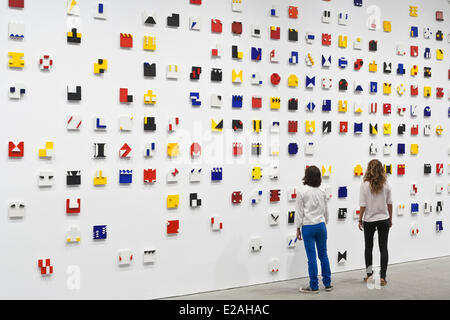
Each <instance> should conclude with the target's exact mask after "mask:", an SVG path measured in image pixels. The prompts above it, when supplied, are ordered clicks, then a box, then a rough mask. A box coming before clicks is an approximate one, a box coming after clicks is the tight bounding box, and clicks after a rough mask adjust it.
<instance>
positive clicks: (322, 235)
mask: <svg viewBox="0 0 450 320" xmlns="http://www.w3.org/2000/svg"><path fill="white" fill-rule="evenodd" d="M321 183H322V174H321V172H320V170H319V168H317V167H316V166H310V167H308V168H306V169H305V176H304V177H303V184H304V185H305V187H303V188H301V190H299V192H298V194H297V198H298V208H299V209H298V215H297V239H298V240H302V234H303V242H304V244H305V251H306V256H307V257H308V273H309V286H308V287H305V288H300V292H305V293H319V279H318V277H317V274H318V270H317V259H316V246H317V255H318V256H319V259H320V265H321V269H322V282H323V285H324V286H325V291H331V290H333V286H332V285H331V269H330V262H329V261H328V254H327V228H326V226H325V224H326V223H328V207H327V198H326V195H325V192H323V191H322V190H320V189H319V187H320V184H321ZM300 228H301V230H300Z"/></svg>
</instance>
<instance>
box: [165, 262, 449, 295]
mask: <svg viewBox="0 0 450 320" xmlns="http://www.w3.org/2000/svg"><path fill="white" fill-rule="evenodd" d="M363 276H364V274H363V270H356V271H349V272H341V273H336V274H334V275H333V284H334V286H335V289H334V290H333V291H332V292H325V291H324V290H323V289H321V290H320V293H319V294H305V293H300V292H299V291H298V288H299V287H300V286H303V285H305V284H307V283H308V279H307V278H302V279H295V280H289V281H280V282H275V283H270V284H261V285H255V286H249V287H241V288H236V289H228V290H221V291H213V292H207V293H200V294H192V295H187V296H179V297H173V298H171V299H192V300H197V299H198V300H202V299H212V300H222V299H223V300H226V299H233V300H235V299H237V300H247V299H248V300H266V299H268V300H272V299H275V300H277V299H280V300H292V299H294V300H302V299H314V300H321V299H322V300H328V299H364V300H367V299H369V300H370V299H377V300H380V299H400V300H404V299H439V300H441V299H450V256H448V257H443V258H436V259H428V260H420V261H415V262H408V263H401V264H396V265H391V266H389V269H388V279H387V280H388V285H387V286H385V287H379V286H374V285H370V284H369V286H367V285H366V284H365V283H364V282H363V281H362V278H363Z"/></svg>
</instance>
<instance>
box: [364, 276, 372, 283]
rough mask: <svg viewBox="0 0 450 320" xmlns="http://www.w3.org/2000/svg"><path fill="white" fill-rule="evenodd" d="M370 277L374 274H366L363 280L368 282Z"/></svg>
mask: <svg viewBox="0 0 450 320" xmlns="http://www.w3.org/2000/svg"><path fill="white" fill-rule="evenodd" d="M370 278H372V275H370V276H365V277H364V279H363V280H364V282H367V281H369V279H370Z"/></svg>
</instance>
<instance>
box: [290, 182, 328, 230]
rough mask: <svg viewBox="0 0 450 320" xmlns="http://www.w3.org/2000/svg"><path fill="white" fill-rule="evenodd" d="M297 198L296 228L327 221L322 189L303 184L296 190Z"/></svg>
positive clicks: (325, 201) (324, 195) (326, 209)
mask: <svg viewBox="0 0 450 320" xmlns="http://www.w3.org/2000/svg"><path fill="white" fill-rule="evenodd" d="M297 198H298V210H297V228H300V227H301V226H304V225H314V224H319V223H321V222H325V223H328V206H327V198H326V194H325V192H324V191H323V190H321V189H319V188H313V187H310V186H306V185H305V186H304V187H302V188H300V190H299V191H298V193H297Z"/></svg>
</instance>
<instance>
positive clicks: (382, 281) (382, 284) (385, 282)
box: [380, 278, 387, 286]
mask: <svg viewBox="0 0 450 320" xmlns="http://www.w3.org/2000/svg"><path fill="white" fill-rule="evenodd" d="M385 285H387V281H386V280H385V279H383V278H381V279H380V286H385Z"/></svg>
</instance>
